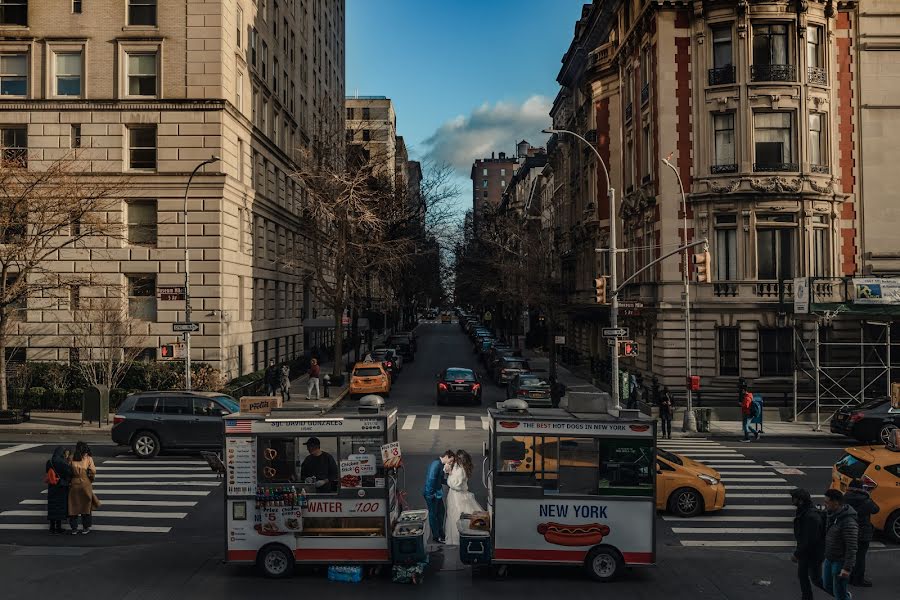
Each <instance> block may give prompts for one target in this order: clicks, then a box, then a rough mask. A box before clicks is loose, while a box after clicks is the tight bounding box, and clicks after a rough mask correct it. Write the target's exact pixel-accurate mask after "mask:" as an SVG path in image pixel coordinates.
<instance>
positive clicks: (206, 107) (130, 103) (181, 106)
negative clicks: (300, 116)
mask: <svg viewBox="0 0 900 600" xmlns="http://www.w3.org/2000/svg"><path fill="white" fill-rule="evenodd" d="M227 104H228V102H227V101H226V100H218V99H216V100H167V99H166V100H70V99H66V100H53V99H43V98H41V99H33V100H21V99H20V100H0V111H8V110H27V111H45V110H46V111H60V110H80V111H84V110H90V111H122V110H173V111H188V110H190V111H195V110H203V111H214V110H223V109H224V108H225V107H226V105H227Z"/></svg>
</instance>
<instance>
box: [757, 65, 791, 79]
mask: <svg viewBox="0 0 900 600" xmlns="http://www.w3.org/2000/svg"><path fill="white" fill-rule="evenodd" d="M750 81H797V67H795V66H794V65H750Z"/></svg>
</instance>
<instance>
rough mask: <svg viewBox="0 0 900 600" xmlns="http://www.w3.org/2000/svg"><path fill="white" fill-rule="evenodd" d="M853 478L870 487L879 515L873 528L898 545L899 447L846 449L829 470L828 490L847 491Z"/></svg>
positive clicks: (875, 518) (899, 536) (899, 518)
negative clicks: (829, 486) (829, 483)
mask: <svg viewBox="0 0 900 600" xmlns="http://www.w3.org/2000/svg"><path fill="white" fill-rule="evenodd" d="M854 479H859V480H860V481H862V483H863V485H865V486H867V487H868V488H869V493H870V494H871V496H872V500H873V501H874V502H875V504H877V505H878V508H879V510H878V513H877V514H874V515H872V525H874V526H875V529H877V530H879V531H881V532H883V533H884V535H885V536H887V537H888V538H889V539H890V540H891V541H893V542H894V543H900V448H897V447H896V446H894V445H893V444H888V445H885V446H864V447H860V448H845V449H844V456H843V457H841V459H840V460H839V461H838V462H837V463H836V464H835V465H834V467H833V468H832V470H831V487H833V488H836V489H839V490H841V491H842V492H846V491H847V487H848V486H849V485H850V482H851V481H853V480H854Z"/></svg>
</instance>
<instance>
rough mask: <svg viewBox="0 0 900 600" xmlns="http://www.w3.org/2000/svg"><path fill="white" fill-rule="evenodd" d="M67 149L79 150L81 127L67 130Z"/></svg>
mask: <svg viewBox="0 0 900 600" xmlns="http://www.w3.org/2000/svg"><path fill="white" fill-rule="evenodd" d="M69 148H81V125H72V127H71V128H69Z"/></svg>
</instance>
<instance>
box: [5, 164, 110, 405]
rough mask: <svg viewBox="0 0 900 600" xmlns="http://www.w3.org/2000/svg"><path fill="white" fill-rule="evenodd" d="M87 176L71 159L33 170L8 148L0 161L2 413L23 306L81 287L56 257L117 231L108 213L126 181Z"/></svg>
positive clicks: (24, 308) (25, 307)
mask: <svg viewBox="0 0 900 600" xmlns="http://www.w3.org/2000/svg"><path fill="white" fill-rule="evenodd" d="M84 168H85V164H84V163H83V162H82V161H79V160H77V158H76V156H75V155H74V154H73V155H69V156H66V157H65V158H62V159H59V160H55V161H40V162H34V163H33V164H31V165H29V164H28V157H27V155H26V154H25V151H23V150H21V149H12V148H5V149H2V154H0V408H2V409H4V410H5V409H7V408H8V396H7V382H6V348H7V347H8V346H10V345H11V344H10V342H11V338H12V337H13V336H15V334H16V329H17V327H16V326H15V325H16V322H17V321H19V320H21V319H22V317H23V315H24V313H25V310H26V309H27V302H28V301H29V299H37V298H41V297H42V296H47V295H52V294H54V293H56V292H57V291H58V290H60V289H64V288H67V287H68V286H71V285H77V284H78V283H79V276H76V275H72V274H65V275H63V274H60V273H57V272H54V271H53V269H52V267H53V264H52V262H53V261H54V260H55V259H57V258H58V256H59V253H60V251H63V250H65V249H68V248H76V247H81V246H85V245H87V244H90V240H92V239H97V238H99V237H100V236H106V237H113V236H116V235H118V234H119V233H120V231H121V226H120V225H118V224H116V223H111V222H110V221H109V220H108V217H107V213H108V212H109V211H115V210H117V203H118V198H120V197H121V195H122V192H123V190H124V189H125V184H126V179H125V178H122V177H118V176H113V175H108V174H90V173H85V172H83V170H84ZM104 243H105V242H104Z"/></svg>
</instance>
